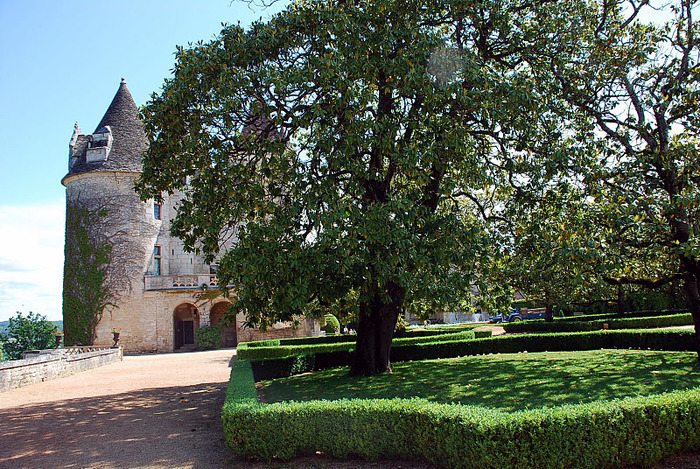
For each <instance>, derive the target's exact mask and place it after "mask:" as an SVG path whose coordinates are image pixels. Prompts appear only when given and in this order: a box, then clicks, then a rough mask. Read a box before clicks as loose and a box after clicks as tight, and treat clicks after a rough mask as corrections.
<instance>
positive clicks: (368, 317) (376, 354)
mask: <svg viewBox="0 0 700 469" xmlns="http://www.w3.org/2000/svg"><path fill="white" fill-rule="evenodd" d="M388 293H389V296H390V298H391V302H390V303H389V304H384V303H382V301H381V295H379V294H377V295H375V297H374V300H373V301H372V302H371V303H370V304H367V305H361V306H360V318H359V322H358V326H357V343H356V345H355V356H354V358H353V364H352V367H351V368H350V375H352V376H372V375H376V374H379V373H383V372H385V371H391V361H390V357H389V353H390V350H391V340H392V339H393V338H394V327H396V321H397V320H398V318H399V314H400V313H401V309H402V307H403V302H404V298H405V296H406V290H405V289H404V288H402V287H399V286H397V285H395V284H391V285H389V287H388Z"/></svg>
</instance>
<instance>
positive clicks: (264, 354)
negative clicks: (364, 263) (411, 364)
mask: <svg viewBox="0 0 700 469" xmlns="http://www.w3.org/2000/svg"><path fill="white" fill-rule="evenodd" d="M490 336H491V331H490V330H482V331H462V332H454V333H452V334H439V335H433V336H427V337H402V338H397V339H394V340H393V341H392V346H393V347H403V346H407V345H414V344H419V343H426V342H438V341H440V342H442V341H453V340H471V339H474V338H477V337H478V338H482V337H490ZM345 337H349V338H352V340H353V341H351V342H349V341H347V339H346V341H345V342H341V343H312V344H298V345H282V344H283V342H282V341H280V344H281V345H278V346H258V345H257V343H255V345H253V346H252V347H251V344H253V342H251V343H249V344H247V345H246V344H245V343H242V344H239V347H238V351H237V353H238V357H239V358H241V359H245V360H264V359H271V358H284V357H291V356H297V355H305V354H311V353H328V352H336V351H343V350H352V349H354V348H355V342H354V339H355V336H345Z"/></svg>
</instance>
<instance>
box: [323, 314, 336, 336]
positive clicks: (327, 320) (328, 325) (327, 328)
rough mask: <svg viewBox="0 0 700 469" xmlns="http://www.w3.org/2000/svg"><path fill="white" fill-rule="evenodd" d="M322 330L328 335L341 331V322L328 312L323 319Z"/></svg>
mask: <svg viewBox="0 0 700 469" xmlns="http://www.w3.org/2000/svg"><path fill="white" fill-rule="evenodd" d="M321 330H322V331H323V332H325V333H326V334H328V335H336V334H338V333H340V322H339V321H338V318H336V317H335V316H333V315H332V314H326V315H325V316H323V320H322V321H321Z"/></svg>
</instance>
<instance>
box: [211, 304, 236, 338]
mask: <svg viewBox="0 0 700 469" xmlns="http://www.w3.org/2000/svg"><path fill="white" fill-rule="evenodd" d="M228 307H229V303H227V302H225V301H221V302H219V303H216V304H215V305H214V306H213V307H212V308H211V313H209V318H210V320H211V325H212V326H218V327H220V328H221V346H222V347H235V346H236V344H237V343H238V337H237V336H236V324H235V323H234V324H228V323H224V315H225V314H226V311H227V310H228Z"/></svg>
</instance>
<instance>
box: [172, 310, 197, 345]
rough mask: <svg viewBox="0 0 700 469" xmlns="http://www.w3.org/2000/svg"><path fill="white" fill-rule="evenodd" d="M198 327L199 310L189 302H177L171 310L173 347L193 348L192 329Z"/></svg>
mask: <svg viewBox="0 0 700 469" xmlns="http://www.w3.org/2000/svg"><path fill="white" fill-rule="evenodd" d="M198 327H199V312H198V311H197V307H196V306H195V305H193V304H190V303H182V304H179V305H178V306H177V307H176V308H175V311H173V331H174V333H175V337H174V339H175V340H174V342H173V348H174V349H175V350H178V349H181V348H194V331H195V329H197V328H198Z"/></svg>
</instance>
